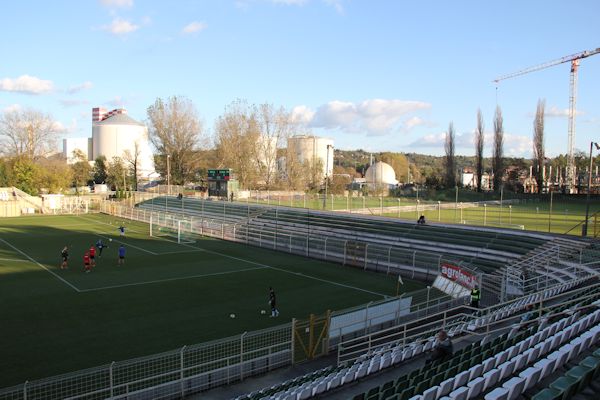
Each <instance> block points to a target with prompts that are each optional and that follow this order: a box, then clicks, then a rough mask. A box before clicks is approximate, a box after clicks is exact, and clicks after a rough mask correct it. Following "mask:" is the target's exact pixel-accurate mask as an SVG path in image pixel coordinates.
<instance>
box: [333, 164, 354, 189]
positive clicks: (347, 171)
mask: <svg viewBox="0 0 600 400" xmlns="http://www.w3.org/2000/svg"><path fill="white" fill-rule="evenodd" d="M353 177H354V168H352V167H346V168H344V167H342V166H339V165H334V166H333V176H332V177H331V179H330V183H329V193H331V194H344V192H345V191H346V189H347V188H348V185H350V184H351V183H352V178H353Z"/></svg>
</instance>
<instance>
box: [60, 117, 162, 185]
mask: <svg viewBox="0 0 600 400" xmlns="http://www.w3.org/2000/svg"><path fill="white" fill-rule="evenodd" d="M75 149H79V150H82V151H84V154H86V155H87V156H88V160H89V161H94V160H95V159H96V158H98V157H100V156H104V157H106V160H107V161H109V162H110V161H112V159H113V157H120V158H121V159H122V160H124V161H127V160H128V159H132V158H134V157H135V156H136V155H137V160H138V173H139V178H142V179H143V178H145V177H148V176H150V175H151V174H153V173H154V160H153V155H152V150H151V147H150V141H149V139H148V128H147V127H146V125H144V124H142V123H141V122H138V121H136V120H134V119H133V118H131V117H130V116H129V115H127V110H126V109H124V108H117V109H114V110H111V111H109V110H107V109H105V108H102V107H95V108H93V109H92V137H91V138H69V139H64V140H63V154H64V155H65V157H66V158H67V162H73V160H72V153H73V150H75ZM70 158H71V160H70Z"/></svg>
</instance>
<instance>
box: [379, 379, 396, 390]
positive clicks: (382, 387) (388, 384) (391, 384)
mask: <svg viewBox="0 0 600 400" xmlns="http://www.w3.org/2000/svg"><path fill="white" fill-rule="evenodd" d="M391 387H394V381H388V382H386V383H384V384H383V386H381V391H382V392H384V391H386V390H388V389H389V388H391Z"/></svg>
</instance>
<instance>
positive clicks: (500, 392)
mask: <svg viewBox="0 0 600 400" xmlns="http://www.w3.org/2000/svg"><path fill="white" fill-rule="evenodd" d="M483 398H484V399H485V400H507V399H508V389H506V388H503V387H498V388H496V389H494V390H492V391H491V392H489V393H488V394H486V395H485V396H484V397H483Z"/></svg>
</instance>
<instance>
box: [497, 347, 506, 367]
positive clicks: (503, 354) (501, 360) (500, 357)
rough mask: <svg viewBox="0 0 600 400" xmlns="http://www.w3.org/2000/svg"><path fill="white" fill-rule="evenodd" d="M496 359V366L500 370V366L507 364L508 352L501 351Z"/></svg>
mask: <svg viewBox="0 0 600 400" xmlns="http://www.w3.org/2000/svg"><path fill="white" fill-rule="evenodd" d="M494 358H495V359H496V364H495V365H494V366H495V367H496V368H498V366H499V365H500V364H504V363H505V362H506V359H507V358H508V353H507V352H506V351H501V352H500V353H498V354H496V355H495V356H494Z"/></svg>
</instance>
